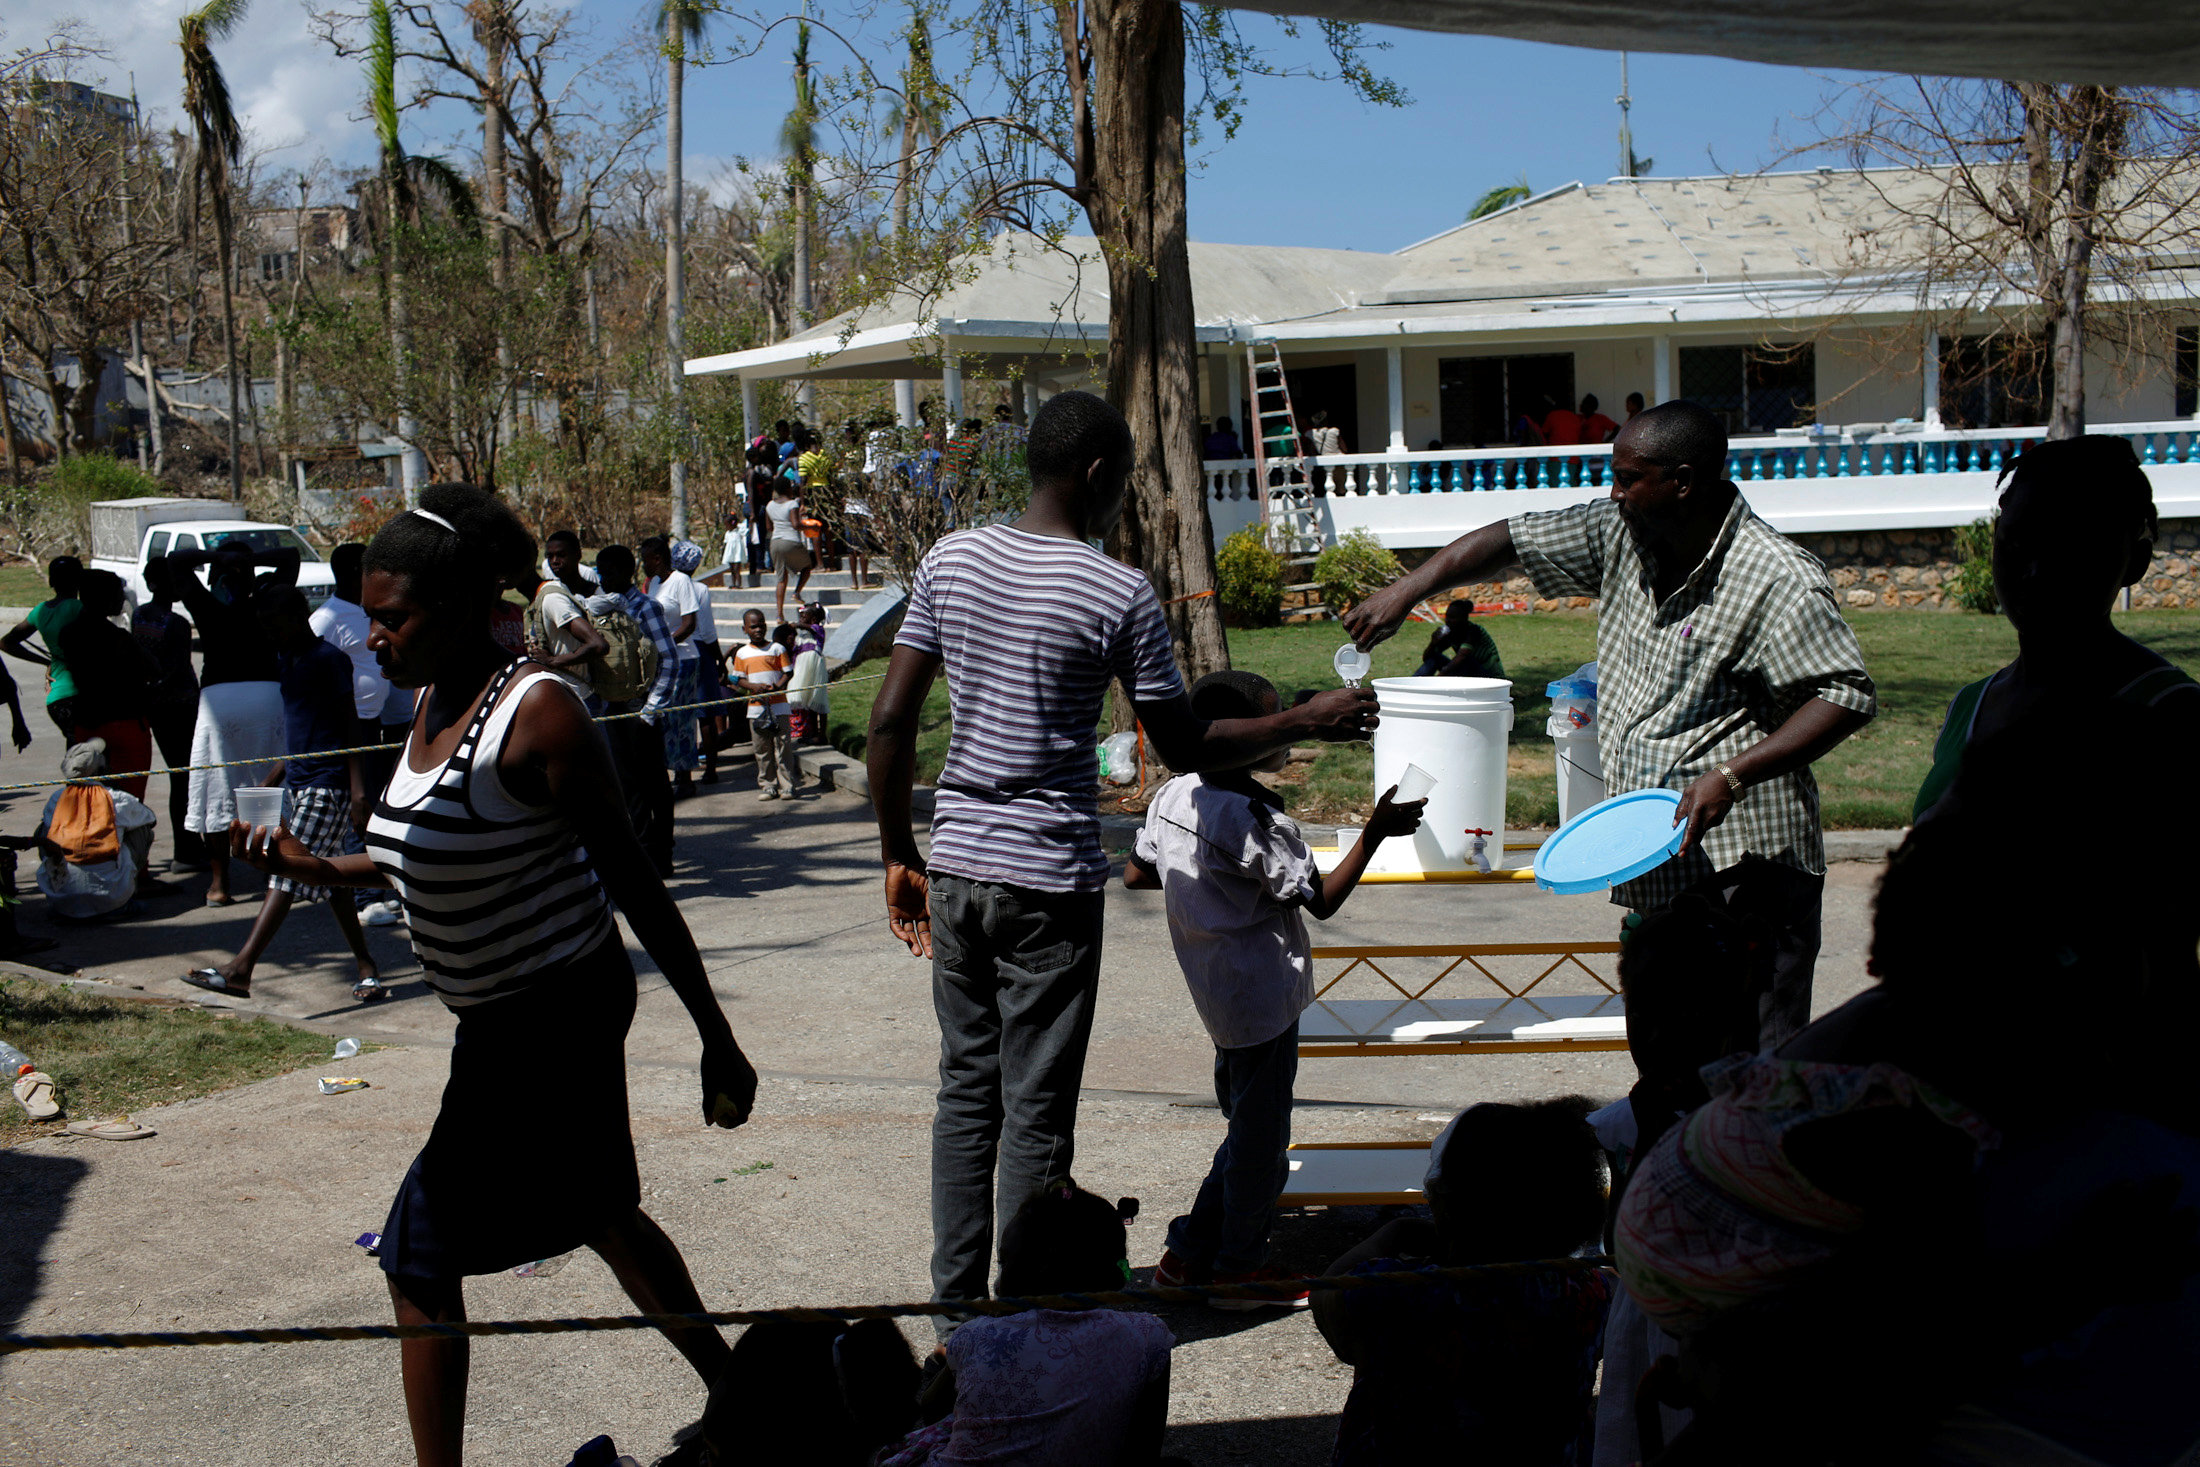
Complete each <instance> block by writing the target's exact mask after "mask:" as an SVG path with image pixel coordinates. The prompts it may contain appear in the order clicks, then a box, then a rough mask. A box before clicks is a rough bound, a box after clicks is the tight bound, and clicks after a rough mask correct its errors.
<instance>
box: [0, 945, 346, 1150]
mask: <svg viewBox="0 0 2200 1467" xmlns="http://www.w3.org/2000/svg"><path fill="white" fill-rule="evenodd" d="M0 1036H4V1037H5V1038H6V1039H7V1041H8V1042H9V1043H10V1044H12V1045H14V1046H15V1047H16V1048H17V1049H20V1050H22V1051H23V1052H24V1053H25V1054H28V1055H29V1056H30V1057H31V1061H32V1063H34V1064H36V1065H37V1066H38V1067H39V1069H41V1070H43V1071H45V1072H46V1073H47V1074H49V1075H51V1076H53V1081H54V1088H55V1089H56V1090H58V1091H59V1092H60V1099H61V1104H62V1108H63V1111H64V1114H63V1116H61V1117H60V1118H57V1119H55V1120H51V1121H33V1120H31V1119H30V1117H29V1116H28V1115H27V1114H25V1112H24V1110H23V1107H22V1106H20V1105H17V1104H16V1103H15V1100H14V1098H13V1097H12V1096H8V1097H0V1146H7V1145H12V1144H14V1143H15V1142H18V1141H22V1140H25V1139H27V1138H29V1137H31V1136H35V1135H42V1134H45V1133H47V1132H50V1131H52V1130H54V1129H56V1128H58V1127H59V1126H61V1125H62V1124H63V1122H64V1121H70V1120H85V1119H91V1118H98V1119H101V1120H106V1119H111V1118H113V1117H115V1116H118V1115H122V1114H125V1113H127V1112H129V1111H133V1110H138V1109H141V1108H142V1107H145V1106H148V1105H163V1104H166V1103H167V1102H169V1101H174V1100H188V1099H190V1098H191V1097H193V1096H197V1095H210V1094H212V1093H213V1092H214V1091H216V1090H227V1089H229V1088H230V1087H231V1086H235V1085H246V1084H250V1083H251V1082H252V1081H254V1080H264V1079H266V1078H267V1077H268V1076H270V1075H281V1074H286V1073H288V1072H289V1071H291V1070H297V1069H302V1068H304V1067H305V1066H307V1065H309V1064H311V1063H313V1062H314V1061H316V1060H326V1059H327V1057H328V1054H329V1046H330V1044H331V1042H332V1041H331V1040H330V1039H329V1038H328V1037H327V1036H326V1035H323V1034H308V1033H306V1032H305V1031H304V1030H302V1029H292V1028H290V1027H288V1026H287V1025H283V1024H275V1023H270V1022H269V1021H268V1020H266V1019H245V1018H231V1017H229V1016H227V1015H226V1014H223V1013H221V1012H220V1011H218V1010H217V1011H209V1010H205V1009H196V1008H169V1007H167V1006H165V1005H161V1004H154V1003H143V1002H137V1001H132V1000H122V999H112V998H99V997H95V996H93V995H90V994H85V993H78V992H75V991H73V990H71V989H68V988H63V987H61V986H60V985H58V984H52V983H40V982H38V981H36V980H35V979H30V978H0ZM329 1063H330V1064H332V1065H337V1066H339V1067H340V1066H341V1065H342V1064H343V1063H345V1062H344V1061H335V1060H332V1061H329ZM339 1072H340V1070H325V1071H323V1073H324V1074H334V1073H339Z"/></svg>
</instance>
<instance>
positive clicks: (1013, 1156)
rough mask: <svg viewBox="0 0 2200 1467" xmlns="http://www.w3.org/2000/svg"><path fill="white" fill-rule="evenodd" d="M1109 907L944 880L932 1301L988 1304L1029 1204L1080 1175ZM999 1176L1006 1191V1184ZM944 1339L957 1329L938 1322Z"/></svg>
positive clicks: (936, 994) (934, 895)
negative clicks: (995, 1273)
mask: <svg viewBox="0 0 2200 1467" xmlns="http://www.w3.org/2000/svg"><path fill="white" fill-rule="evenodd" d="M1102 900H1103V899H1102V894H1101V893H1100V892H1097V891H1078V892H1053V891H1033V890H1031V889H1029V888H1026V887H1020V886H1008V885H1005V884H1002V883H999V882H990V881H971V880H968V879H967V878H964V877H960V876H949V875H941V874H935V875H934V876H933V877H932V881H931V914H932V1007H933V1009H934V1011H935V1012H936V1013H937V1014H938V1015H939V1021H940V1094H939V1110H938V1112H937V1113H936V1114H935V1115H934V1117H933V1120H932V1293H933V1297H935V1298H938V1299H982V1298H985V1297H986V1295H987V1294H988V1292H989V1290H988V1288H987V1283H988V1281H989V1278H990V1273H991V1266H992V1254H993V1244H994V1236H995V1219H996V1217H998V1219H999V1224H1000V1238H1001V1248H1002V1251H1003V1252H1007V1251H1009V1250H1010V1249H1012V1248H1013V1247H1014V1246H1015V1239H1014V1238H1012V1237H1011V1236H1009V1232H1008V1227H1009V1223H1010V1221H1011V1220H1012V1219H1013V1218H1014V1217H1015V1215H1016V1210H1017V1209H1018V1208H1019V1207H1021V1206H1023V1204H1024V1200H1025V1199H1026V1198H1028V1197H1030V1196H1031V1195H1032V1193H1034V1192H1036V1191H1038V1190H1039V1189H1040V1188H1041V1187H1044V1186H1046V1185H1047V1184H1048V1183H1050V1182H1054V1183H1059V1182H1062V1181H1064V1180H1066V1179H1067V1178H1068V1177H1069V1175H1070V1164H1071V1161H1072V1159H1073V1156H1074V1153H1075V1149H1076V1135H1075V1133H1076V1128H1077V1091H1078V1087H1079V1086H1080V1085H1082V1084H1083V1082H1084V1077H1085V1046H1086V1044H1087V1042H1088V1041H1089V1040H1090V1039H1091V1037H1092V1008H1093V995H1094V992H1095V990H1096V989H1097V988H1098V986H1099V981H1100V919H1101V903H1102ZM996 1165H998V1167H999V1172H1000V1178H999V1182H998V1185H996V1183H995V1180H994V1170H995V1167H996ZM935 1325H936V1327H937V1328H938V1330H939V1333H940V1337H941V1338H942V1339H945V1338H946V1337H947V1335H948V1334H950V1333H951V1332H952V1330H953V1328H954V1322H953V1321H950V1320H946V1319H938V1320H936V1321H935Z"/></svg>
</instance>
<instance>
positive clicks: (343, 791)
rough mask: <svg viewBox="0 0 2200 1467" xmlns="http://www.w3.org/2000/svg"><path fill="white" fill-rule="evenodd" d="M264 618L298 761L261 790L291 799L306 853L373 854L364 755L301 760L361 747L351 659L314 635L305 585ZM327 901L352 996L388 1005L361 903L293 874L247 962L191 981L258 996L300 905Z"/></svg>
mask: <svg viewBox="0 0 2200 1467" xmlns="http://www.w3.org/2000/svg"><path fill="white" fill-rule="evenodd" d="M261 616H262V617H263V619H264V620H265V621H266V623H267V628H268V633H269V636H270V637H271V639H272V640H273V642H274V644H275V649H276V657H277V663H278V666H279V668H280V669H281V683H282V698H283V746H284V748H285V749H287V750H289V751H290V757H288V758H285V759H283V760H280V761H279V762H277V763H275V764H273V765H270V766H269V767H268V770H267V773H266V776H265V778H263V779H262V780H261V783H262V784H264V785H267V786H270V787H272V788H275V789H280V790H281V791H283V803H284V805H285V807H286V809H285V812H284V816H283V819H282V821H281V822H280V825H281V829H282V831H283V832H284V833H286V834H287V835H288V836H289V837H290V838H291V839H292V840H293V841H294V842H295V843H296V844H297V845H299V846H301V847H303V848H304V849H305V850H306V851H308V852H310V853H311V854H312V855H315V856H319V857H324V858H330V859H333V858H335V857H338V856H342V855H345V854H346V853H347V852H348V851H361V850H363V849H364V847H363V846H361V845H360V843H359V842H357V841H356V840H353V839H350V837H351V836H353V835H356V834H357V833H358V832H360V831H362V830H364V829H365V827H366V824H367V814H368V810H369V808H370V806H369V804H368V799H369V797H368V794H367V786H366V765H365V761H364V758H363V756H361V755H359V754H356V753H351V754H342V755H338V756H336V757H334V758H327V757H324V758H317V759H316V758H308V757H301V756H303V755H309V754H312V753H316V752H318V751H320V750H323V749H342V748H352V747H356V745H354V744H353V742H352V740H353V737H354V734H353V729H354V728H355V726H356V725H355V723H354V714H353V711H352V709H353V701H352V676H351V659H350V658H349V657H346V656H345V655H344V653H343V651H342V650H341V649H340V648H338V647H337V646H336V645H335V644H334V643H331V642H325V641H323V640H321V638H319V637H316V636H315V635H314V634H313V623H312V621H311V619H310V618H311V612H310V611H309V609H308V608H307V605H306V598H305V593H304V592H302V591H300V590H299V589H298V588H297V587H295V586H284V587H281V588H279V589H276V590H273V591H270V592H268V593H266V594H265V595H264V596H263V597H262V600H261ZM274 837H275V832H274V831H269V832H268V839H270V840H273V839H274ZM358 859H361V860H364V859H365V857H364V856H363V855H362V856H360V857H359V858H358ZM323 898H328V899H329V906H328V909H329V915H330V916H332V917H334V918H335V919H336V930H337V932H338V933H339V934H340V935H341V936H342V937H343V939H344V946H345V947H347V948H349V949H350V950H351V956H352V962H353V964H354V965H355V967H356V969H357V972H356V975H355V977H354V981H353V983H352V989H351V996H352V997H353V998H355V999H358V1000H359V1001H360V1002H361V1003H371V1002H373V1001H374V1000H376V999H379V998H381V997H382V996H383V994H384V991H385V990H384V989H383V986H382V970H381V969H380V968H379V967H378V966H377V965H376V964H375V961H374V958H373V956H372V955H371V954H370V953H368V951H367V938H366V934H365V933H364V932H362V931H361V930H360V927H359V907H358V903H357V902H355V901H354V900H353V899H352V896H351V893H350V892H348V891H346V892H341V893H332V892H331V891H330V890H329V889H328V888H327V887H326V886H325V885H321V884H318V883H313V882H307V881H300V880H297V879H295V878H293V877H290V876H284V875H271V876H270V877H268V881H267V896H266V897H265V899H263V900H262V901H261V903H260V915H259V916H258V917H256V918H255V919H253V923H252V931H251V932H250V933H248V934H247V935H246V937H245V940H244V946H242V947H240V948H238V949H237V955H236V956H235V957H233V958H231V959H230V960H229V961H228V962H226V963H223V964H221V965H220V966H219V967H208V968H193V969H192V970H191V971H190V972H188V973H185V974H184V975H183V981H184V982H186V983H188V984H190V985H191V986H192V987H193V988H203V989H205V990H207V992H209V993H219V994H225V995H227V996H229V997H231V998H250V997H251V996H252V970H253V968H254V967H256V966H257V965H258V964H259V961H260V957H261V955H262V954H264V953H265V952H266V951H267V945H268V944H269V943H271V942H273V941H274V940H275V934H276V933H278V932H280V931H281V930H282V927H283V921H284V919H285V918H287V917H288V916H289V915H290V908H291V904H292V903H294V902H300V901H307V902H313V901H320V900H322V899H323Z"/></svg>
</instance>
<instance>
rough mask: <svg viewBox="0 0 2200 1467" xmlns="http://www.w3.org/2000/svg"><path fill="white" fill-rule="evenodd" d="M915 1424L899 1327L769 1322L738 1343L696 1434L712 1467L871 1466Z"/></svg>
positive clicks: (877, 1322)
mask: <svg viewBox="0 0 2200 1467" xmlns="http://www.w3.org/2000/svg"><path fill="white" fill-rule="evenodd" d="M916 1421H917V1362H916V1357H915V1356H914V1355H912V1354H911V1353H910V1350H909V1342H908V1340H906V1339H904V1338H903V1337H902V1333H901V1331H900V1330H898V1329H896V1328H895V1327H894V1323H893V1321H892V1320H888V1319H862V1320H857V1321H856V1322H855V1323H853V1324H823V1323H818V1324H812V1323H808V1322H806V1321H804V1322H798V1321H791V1320H768V1321H766V1322H765V1323H762V1324H752V1325H750V1326H749V1327H748V1329H747V1330H746V1331H744V1332H743V1333H742V1335H741V1338H740V1339H739V1340H737V1341H735V1342H734V1346H733V1363H732V1364H730V1365H728V1366H727V1367H726V1373H725V1374H724V1375H722V1376H720V1377H719V1378H718V1384H716V1385H715V1386H712V1387H711V1392H710V1404H709V1406H707V1407H706V1408H704V1411H703V1420H702V1423H701V1426H700V1428H699V1433H698V1434H699V1435H700V1436H701V1438H702V1441H703V1445H704V1449H705V1460H707V1461H709V1462H712V1463H726V1464H732V1463H737V1462H755V1463H759V1464H762V1463H787V1464H790V1467H791V1464H794V1463H801V1464H803V1467H870V1463H871V1459H872V1457H873V1456H874V1455H875V1454H876V1453H877V1452H878V1450H879V1449H880V1448H881V1447H884V1446H887V1445H889V1444H890V1443H896V1442H899V1441H900V1440H901V1438H902V1437H903V1436H904V1435H905V1434H907V1433H908V1431H909V1430H910V1428H912V1427H913V1426H915V1425H916ZM674 1460H682V1459H679V1458H677V1457H676V1458H675V1459H674Z"/></svg>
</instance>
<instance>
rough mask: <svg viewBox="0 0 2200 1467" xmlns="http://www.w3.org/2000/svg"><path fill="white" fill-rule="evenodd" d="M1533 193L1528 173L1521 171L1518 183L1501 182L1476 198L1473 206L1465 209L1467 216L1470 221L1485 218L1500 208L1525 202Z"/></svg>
mask: <svg viewBox="0 0 2200 1467" xmlns="http://www.w3.org/2000/svg"><path fill="white" fill-rule="evenodd" d="M1534 194H1535V190H1534V189H1532V188H1529V187H1528V175H1527V174H1525V173H1523V174H1521V175H1520V181H1519V182H1518V183H1501V184H1499V185H1498V186H1497V187H1496V188H1493V189H1491V190H1490V191H1489V192H1488V193H1486V194H1484V195H1482V197H1481V198H1479V199H1476V200H1475V201H1474V207H1473V208H1471V209H1469V210H1467V218H1468V219H1469V220H1470V221H1471V220H1475V219H1481V218H1485V217H1487V216H1488V215H1491V214H1495V213H1496V212H1497V211H1498V210H1500V209H1510V208H1511V207H1512V206H1513V205H1515V204H1519V203H1525V202H1526V201H1527V200H1528V199H1530V198H1532V197H1533V196H1534Z"/></svg>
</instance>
